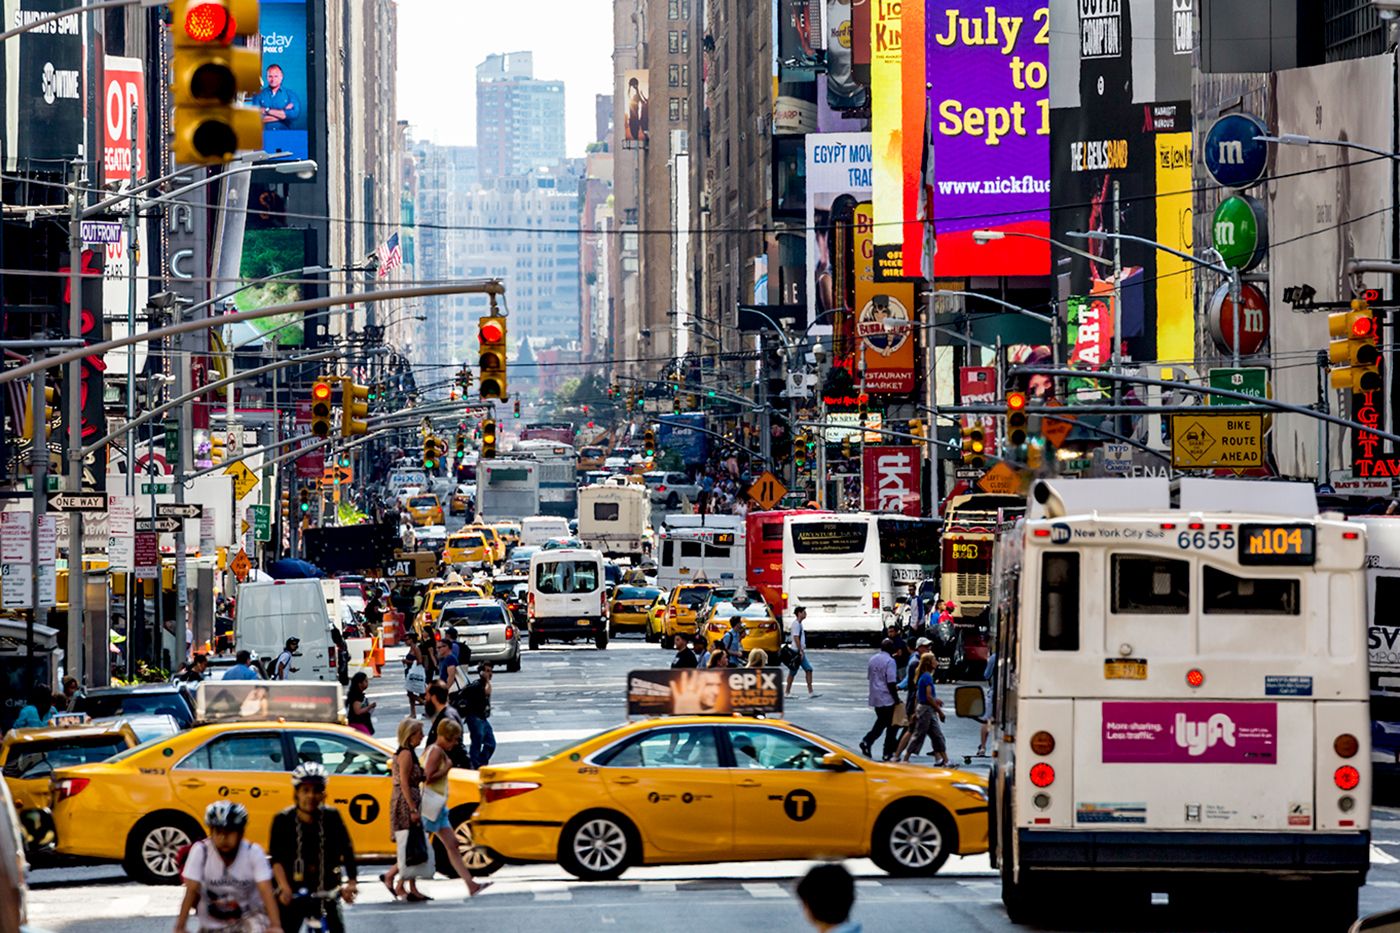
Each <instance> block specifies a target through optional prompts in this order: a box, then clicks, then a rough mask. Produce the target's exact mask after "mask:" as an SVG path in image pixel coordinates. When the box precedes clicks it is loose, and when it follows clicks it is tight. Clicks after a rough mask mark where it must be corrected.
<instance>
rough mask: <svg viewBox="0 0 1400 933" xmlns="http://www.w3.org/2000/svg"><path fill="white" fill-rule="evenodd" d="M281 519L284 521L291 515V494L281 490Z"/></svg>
mask: <svg viewBox="0 0 1400 933" xmlns="http://www.w3.org/2000/svg"><path fill="white" fill-rule="evenodd" d="M281 498H282V518H283V519H286V518H288V517H289V516H290V515H291V514H292V494H291V492H290V491H289V490H286V489H284V490H282V497H281Z"/></svg>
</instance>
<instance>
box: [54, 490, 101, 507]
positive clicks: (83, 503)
mask: <svg viewBox="0 0 1400 933" xmlns="http://www.w3.org/2000/svg"><path fill="white" fill-rule="evenodd" d="M49 505H51V506H52V507H53V508H55V509H57V510H58V511H60V512H105V511H107V496H106V494H105V493H100V492H99V493H85V494H79V493H72V492H65V493H61V494H59V495H57V496H54V497H53V498H52V499H50V500H49Z"/></svg>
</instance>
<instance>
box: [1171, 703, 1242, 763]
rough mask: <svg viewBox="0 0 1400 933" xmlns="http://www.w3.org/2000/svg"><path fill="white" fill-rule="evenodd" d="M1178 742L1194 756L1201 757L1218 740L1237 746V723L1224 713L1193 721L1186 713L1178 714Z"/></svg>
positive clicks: (1232, 746)
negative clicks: (1204, 719) (1202, 720)
mask: <svg viewBox="0 0 1400 933" xmlns="http://www.w3.org/2000/svg"><path fill="white" fill-rule="evenodd" d="M1175 731H1176V744H1177V745H1178V746H1180V747H1181V748H1184V749H1186V751H1187V753H1188V754H1190V755H1191V756H1192V757H1199V756H1201V755H1204V754H1205V753H1206V750H1207V749H1209V748H1212V747H1213V746H1214V745H1215V743H1216V742H1224V743H1225V744H1226V745H1228V746H1230V747H1231V748H1234V747H1235V723H1234V721H1233V720H1232V719H1231V718H1230V717H1229V716H1226V715H1225V714H1224V713H1216V714H1215V715H1214V716H1212V717H1210V718H1209V719H1207V720H1206V721H1205V722H1192V721H1191V720H1189V719H1187V718H1186V714H1185V713H1177V714H1176V730H1175Z"/></svg>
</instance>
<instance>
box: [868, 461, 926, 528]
mask: <svg viewBox="0 0 1400 933" xmlns="http://www.w3.org/2000/svg"><path fill="white" fill-rule="evenodd" d="M922 466H923V458H922V455H921V454H920V453H919V448H917V447H866V448H865V459H864V462H863V464H862V467H863V474H864V480H865V482H864V486H865V510H866V511H867V512H898V513H902V514H904V515H912V516H916V517H917V516H918V514H919V506H920V500H921V498H922V490H923V482H922V470H921V467H922Z"/></svg>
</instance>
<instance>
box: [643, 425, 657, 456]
mask: <svg viewBox="0 0 1400 933" xmlns="http://www.w3.org/2000/svg"><path fill="white" fill-rule="evenodd" d="M642 454H643V455H644V456H645V457H646V458H647V459H648V460H650V459H652V458H653V457H655V456H656V432H655V431H653V430H652V429H651V428H647V429H646V430H645V431H643V432H642Z"/></svg>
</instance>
